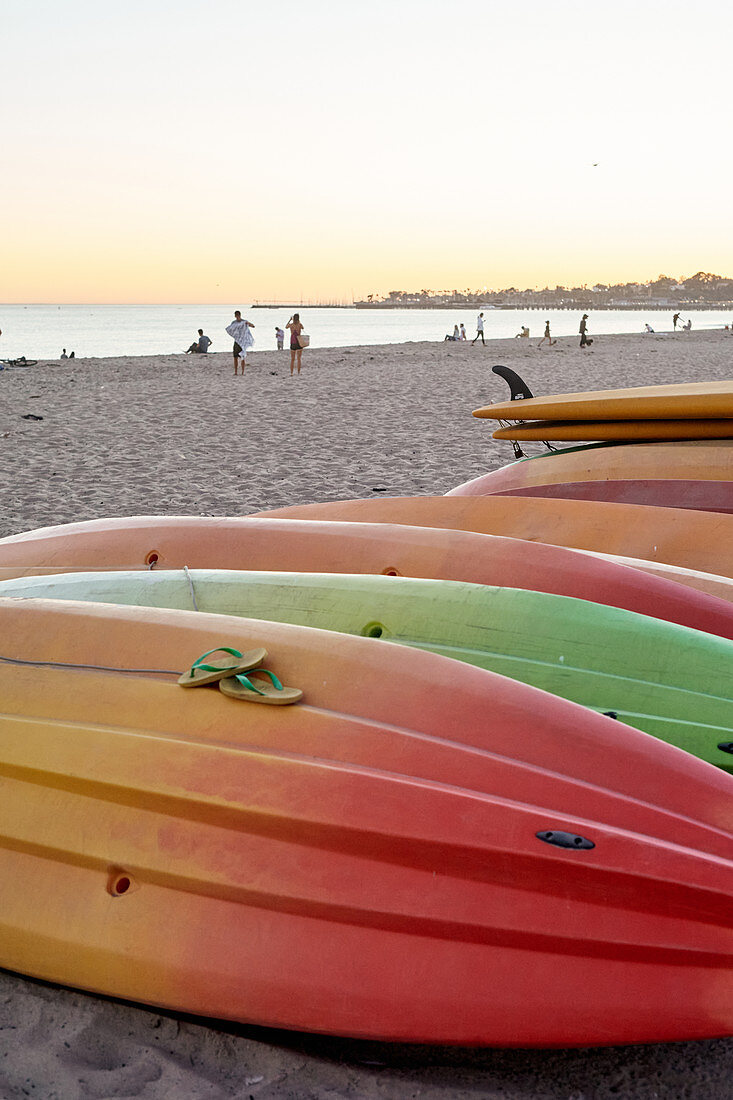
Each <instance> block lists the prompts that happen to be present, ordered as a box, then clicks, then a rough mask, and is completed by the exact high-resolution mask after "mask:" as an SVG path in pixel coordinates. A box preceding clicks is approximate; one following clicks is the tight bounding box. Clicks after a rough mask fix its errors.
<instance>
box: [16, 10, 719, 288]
mask: <svg viewBox="0 0 733 1100" xmlns="http://www.w3.org/2000/svg"><path fill="white" fill-rule="evenodd" d="M732 49H733V7H731V5H730V4H727V3H725V4H724V3H722V2H721V0H698V2H697V3H696V4H695V5H690V4H688V3H681V2H678V0H666V2H664V3H661V2H657V0H633V2H632V0H615V2H614V3H613V4H608V3H600V2H599V0H584V2H582V3H581V2H575V0H513V2H511V3H508V2H506V0H503V2H502V3H497V2H495V0H480V2H478V0H452V3H450V4H448V3H446V2H445V0H440V2H438V0H420V2H419V3H418V2H416V0H373V2H371V3H369V2H362V3H358V4H357V3H344V4H341V5H336V4H334V3H333V0H302V2H298V3H296V2H294V0H258V2H257V3H253V2H251V0H237V2H233V0H206V2H196V3H194V2H192V0H178V2H177V3H175V4H172V3H169V2H164V0H125V3H124V4H118V5H111V4H100V3H99V0H94V2H92V0H65V2H64V3H59V2H58V0H5V4H4V5H3V27H2V36H1V37H0V103H1V104H2V106H1V107H0V123H1V124H2V135H3V141H2V174H1V176H0V180H1V182H0V187H1V188H2V203H0V231H1V237H0V302H8V303H10V302H120V303H124V302H181V303H185V302H200V303H208V302H211V303H215V302H232V301H241V302H242V303H245V304H251V303H254V302H256V301H261V302H267V301H283V302H290V301H306V302H312V301H323V302H339V303H344V302H351V301H352V299H353V298H362V297H365V296H366V295H367V294H377V295H381V294H387V293H388V292H389V291H390V290H396V289H403V290H419V289H429V290H443V289H447V290H453V289H459V290H464V289H467V288H470V289H472V290H474V289H482V288H484V287H490V288H496V289H498V288H503V287H509V286H516V287H531V286H536V287H543V286H548V285H549V286H555V285H556V284H561V285H582V284H585V283H587V284H588V285H593V284H594V283H596V282H603V283H616V282H627V281H640V282H644V281H649V280H650V279H653V278H655V277H656V276H658V275H659V274H661V273H664V274H667V275H672V276H677V277H682V276H685V275H691V274H694V272H696V271H698V270H705V271H712V272H714V273H717V274H722V275H733V233H731V228H732V227H731V220H732V216H731V210H732V209H733V203H731V194H730V187H731V183H730V181H731V179H732V178H733V120H732V119H731V115H730V111H729V104H730V99H731V91H730V89H731V81H730V76H729V73H730V56H731V50H732Z"/></svg>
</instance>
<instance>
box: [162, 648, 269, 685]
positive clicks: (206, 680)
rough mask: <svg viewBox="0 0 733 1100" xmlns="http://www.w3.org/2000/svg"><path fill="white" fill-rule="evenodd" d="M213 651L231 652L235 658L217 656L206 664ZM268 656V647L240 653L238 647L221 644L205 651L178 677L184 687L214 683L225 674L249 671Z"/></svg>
mask: <svg viewBox="0 0 733 1100" xmlns="http://www.w3.org/2000/svg"><path fill="white" fill-rule="evenodd" d="M212 653H229V654H230V655H231V657H233V658H235V659H234V660H233V661H232V660H231V657H230V658H227V657H218V658H216V657H215V658H214V660H213V661H208V662H207V663H206V664H204V662H205V661H206V658H207V657H210V656H211V654H212ZM266 657H267V650H266V649H250V650H248V651H247V652H246V653H240V652H239V650H238V649H230V647H229V646H226V645H221V646H219V647H218V648H217V649H210V650H209V651H208V653H203V654H202V655H201V656H200V657H199V658H198V660H197V661H194V662H193V664H192V665H191V667H190V669H189V670H188V672H184V673H183V675H182V676H179V677H178V683H179V684H180V685H181V687H184V688H189V687H202V686H203V685H204V684H214V683H216V681H217V680H221V679H222V677H224V676H234V675H236V674H237V673H238V672H247V670H248V669H250V668H254V667H255V665H259V664H260V662H261V661H264V660H265V658H266Z"/></svg>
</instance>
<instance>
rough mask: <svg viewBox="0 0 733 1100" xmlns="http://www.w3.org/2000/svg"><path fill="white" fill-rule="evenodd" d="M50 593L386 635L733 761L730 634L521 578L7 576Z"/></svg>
mask: <svg viewBox="0 0 733 1100" xmlns="http://www.w3.org/2000/svg"><path fill="white" fill-rule="evenodd" d="M7 597H13V598H25V599H28V598H42V599H53V600H72V601H83V602H101V603H109V604H117V605H121V606H134V607H155V608H170V609H178V610H182V611H189V610H197V611H199V612H203V613H207V614H209V613H214V614H226V615H232V616H238V617H242V618H244V617H246V618H256V619H263V620H269V621H272V622H280V623H291V624H293V625H297V626H305V627H315V628H318V629H320V630H330V631H337V632H340V633H344V634H352V635H356V636H357V637H369V638H380V639H382V640H383V641H384V642H385V644H387V643H398V644H402V645H410V646H414V647H417V648H420V649H422V650H426V651H428V652H432V653H439V654H441V655H443V656H446V657H450V658H452V659H453V660H458V661H462V662H465V663H467V664H471V665H475V666H476V667H478V668H484V669H488V670H490V671H492V672H496V673H500V674H501V675H504V676H509V677H511V678H513V679H516V680H520V681H522V682H523V683H526V684H531V685H532V686H533V687H537V688H541V689H542V690H544V691H549V692H551V693H552V694H554V695H559V696H561V697H562V698H565V699H569V700H571V701H573V702H575V703H579V704H581V705H583V706H586V707H592V708H593V709H595V710H597V711H599V712H602V713H603V712H605V713H609V712H610V713H613V714H614V715H615V716H616V718H617V719H618V720H619V721H621V722H625V723H626V724H627V725H630V726H633V727H635V728H636V729H640V730H643V731H645V732H647V733H651V734H653V735H654V736H655V737H659V738H662V739H663V740H665V741H667V742H669V743H670V744H674V745H677V746H678V747H679V748H681V749H684V750H685V751H687V752H691V753H693V754H694V755H696V756H699V757H701V759H704V760H707V761H708V762H709V763H712V764H715V765H716V766H718V767H721V768H724V769H725V770H727V771H733V753H732V752H730V751H726V749H721V748H720V747H719V746H720V745H721V744H723V745H731V746H732V747H733V696H732V695H731V693H730V692H729V691H728V689H727V683H728V678H729V672H730V667H731V664H733V642H730V641H727V640H723V639H721V638H716V637H714V636H712V635H710V634H704V633H702V632H700V631H695V630H689V629H686V628H684V627H680V626H676V625H673V624H671V623H665V622H662V621H660V620H658V619H652V618H648V617H646V616H643V615H636V614H633V613H632V612H629V611H621V610H619V609H618V608H611V607H606V606H604V605H601V604H596V603H590V602H588V601H586V600H575V599H570V598H568V597H566V596H554V595H547V594H545V593H541V592H528V591H521V590H518V589H511V588H495V587H489V586H487V585H473V584H462V583H459V582H456V581H434V580H417V579H412V578H410V579H408V578H401V577H372V576H359V575H343V574H336V575H334V574H308V573H305V574H303V573H273V572H260V573H256V572H247V571H235V570H188V569H187V570H185V571H183V570H181V571H173V570H169V571H162V572H159V573H156V572H153V573H150V572H148V573H140V572H132V573H125V572H117V573H75V574H67V575H60V576H57V577H51V578H26V579H21V580H18V581H15V582H12V581H10V582H7V581H6V582H4V583H2V584H0V598H7Z"/></svg>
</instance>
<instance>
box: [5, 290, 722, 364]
mask: <svg viewBox="0 0 733 1100" xmlns="http://www.w3.org/2000/svg"><path fill="white" fill-rule="evenodd" d="M235 308H239V309H241V311H242V315H243V316H244V317H245V318H246V319H247V320H249V321H251V322H252V323H253V324H254V325H255V330H254V337H255V345H254V349H253V350H254V351H262V350H270V349H274V348H275V346H276V344H275V326H276V325H280V326H281V327H282V328H284V327H285V323H286V322H287V321H288V320H289V319H290V316H291V313H292V310H289V309H287V308H284V309H281V308H277V309H268V308H263V307H261V306H260V307H251V306H249V307H248V306H247V304H246V303H243V304H237V305H236V306H229V305H215V306H212V305H207V306H196V305H137V306H136V305H119V306H113V305H105V306H99V305H6V306H3V305H0V329H2V336H1V337H0V358H2V359H15V358H18V357H19V356H21V355H24V356H25V357H26V358H27V359H57V358H58V357H59V356H60V355H61V350H62V348H66V350H67V352H70V351H74V352H75V353H76V355H77V357H79V358H83V357H89V356H96V357H100V356H114V355H163V354H171V353H180V352H183V351H185V349H186V348H187V347H188V346H189V345H190V344H191V343H192V342H193V341H194V340H195V339H196V338H197V335H196V333H197V330H198V329H199V328H202V329H203V330H204V332H205V333H206V335H207V336H208V337H209V338H210V339H211V340H212V341H213V343H212V347H211V349H210V350H211V351H212V352H215V351H219V352H222V351H226V352H229V351H231V347H232V340H231V337H229V336H228V335H227V334H226V332H225V331H224V330H225V328H226V326H227V325H228V324H229V323H230V321H232V320H233V319H234V309H235ZM477 312H478V311H477V310H476V309H475V308H472V309H463V310H461V309H456V310H447V309H375V310H366V309H351V308H347V309H330V308H324V309H315V308H313V309H308V307H306V306H303V307H301V308H300V316H301V320H302V321H303V323H304V325H305V331H306V332H307V333H308V334H309V335H310V338H311V345H310V346H311V348H313V349H315V348H319V347H322V348H333V347H352V346H355V345H358V344H401V343H405V342H406V341H410V340H413V341H422V340H438V341H439V340H442V339H443V337H444V336H445V335H446V334H447V333H452V332H453V325H454V324H460V323H461V322H463V323H464V324H465V326H466V332H467V333H468V337H469V339H472V338H473V337H474V336H475V334H476V316H477ZM690 316H691V317H692V325H693V328H694V329H714V328H723V326H724V325H726V324H731V323H733V317H731V316H730V314H729V313H722V312H720V311H716V310H704V311H703V310H699V311H694V312H693V313H691V314H690ZM580 317H581V313H580V311H578V312H575V311H568V310H548V311H546V312H540V311H539V310H503V309H486V310H484V323H485V335H486V338H487V339H489V338H495V339H496V338H502V337H512V336H515V335H516V334H517V333H518V332H519V330H520V328H521V326H522V325H528V326H529V329H530V336H531V338H532V339H537V340H538V341H539V339H540V338H541V337H542V333H543V331H544V326H545V321H546V320H549V321H550V325H551V331H552V335H553V336H576V335H577V332H578V324H579V322H580ZM644 322H648V323H649V324H650V325H651V326H652V327H653V328H654V329H655V331H656V332H669V331H671V329H672V311H671V310H645V311H641V310H633V311H632V310H628V311H627V310H602V311H598V312H597V313H591V314H590V317H589V321H588V332H589V335H591V336H600V335H602V334H603V333H623V332H641V331H642V330H643V328H644ZM286 346H287V334H286Z"/></svg>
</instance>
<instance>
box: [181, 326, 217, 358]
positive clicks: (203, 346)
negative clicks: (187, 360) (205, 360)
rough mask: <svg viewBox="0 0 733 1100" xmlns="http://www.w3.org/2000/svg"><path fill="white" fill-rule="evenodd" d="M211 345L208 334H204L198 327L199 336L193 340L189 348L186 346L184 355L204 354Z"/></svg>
mask: <svg viewBox="0 0 733 1100" xmlns="http://www.w3.org/2000/svg"><path fill="white" fill-rule="evenodd" d="M210 345H211V340H210V339H209V337H208V336H204V330H203V329H202V328H200V329H199V338H198V340H194V342H193V343H192V344H191V347H190V348H186V355H191V354H193V355H206V352H207V351H208V350H209V347H210Z"/></svg>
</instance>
